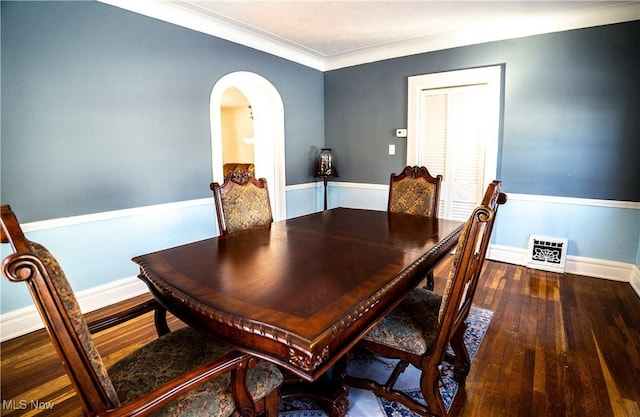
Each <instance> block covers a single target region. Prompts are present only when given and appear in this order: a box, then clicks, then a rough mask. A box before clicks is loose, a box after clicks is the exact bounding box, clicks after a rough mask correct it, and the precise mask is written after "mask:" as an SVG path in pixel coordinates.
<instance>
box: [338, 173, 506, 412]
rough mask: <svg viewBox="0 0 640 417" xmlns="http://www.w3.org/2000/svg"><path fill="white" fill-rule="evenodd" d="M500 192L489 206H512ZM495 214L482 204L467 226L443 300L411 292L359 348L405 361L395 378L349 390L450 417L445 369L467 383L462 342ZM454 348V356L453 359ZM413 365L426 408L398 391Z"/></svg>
mask: <svg viewBox="0 0 640 417" xmlns="http://www.w3.org/2000/svg"><path fill="white" fill-rule="evenodd" d="M500 186H501V184H500V182H499V181H494V182H493V183H492V184H491V185H490V186H489V189H488V190H487V193H491V198H490V199H489V200H488V201H489V202H499V201H506V196H504V194H502V193H501V192H500ZM501 194H502V197H501ZM495 214H496V213H495V211H494V210H493V209H492V208H491V207H490V205H485V204H481V205H480V206H478V207H476V209H475V210H474V211H473V213H472V214H471V216H470V217H469V220H468V221H467V222H466V223H465V226H464V228H463V231H462V233H461V236H460V240H459V242H458V245H457V248H456V253H455V257H454V260H453V265H452V268H451V270H450V271H449V276H448V280H447V283H446V286H445V290H444V292H443V294H442V295H439V294H436V293H434V292H433V291H430V290H428V289H426V288H415V289H413V290H411V292H410V293H409V294H408V295H407V297H406V298H404V299H403V300H402V301H401V302H400V303H399V304H398V306H396V307H395V308H394V309H393V310H392V311H391V312H390V313H389V314H388V315H387V316H385V317H384V318H383V319H382V320H381V321H380V322H379V323H377V324H376V325H375V326H374V327H373V328H372V329H371V330H370V331H369V332H368V333H367V334H366V335H365V337H364V338H363V339H362V340H361V341H360V342H358V345H357V346H358V347H361V348H364V349H367V350H369V351H370V352H372V353H374V354H376V355H379V356H382V357H387V358H393V359H398V360H399V361H398V362H397V364H396V366H395V368H394V370H393V371H392V373H391V375H390V376H389V378H388V379H387V380H386V381H385V382H378V381H374V380H372V379H369V378H362V377H356V376H353V375H350V374H348V375H346V378H345V381H346V383H347V384H348V385H350V386H353V387H356V388H362V389H368V390H371V391H372V392H373V393H374V394H376V395H377V396H379V397H383V398H386V399H387V400H389V401H399V402H401V403H402V404H404V405H406V406H407V407H408V408H409V409H411V410H412V411H414V412H415V413H418V414H419V415H421V416H432V415H435V416H446V415H447V410H446V407H445V404H444V402H443V399H442V396H441V395H440V391H439V389H438V382H439V380H440V378H441V374H440V372H441V365H442V362H443V361H444V360H447V361H449V362H450V363H453V364H454V369H457V371H456V378H457V379H458V380H459V382H460V383H464V379H465V378H466V373H467V372H468V367H469V356H468V353H467V350H466V347H465V346H464V340H463V337H462V336H463V333H464V329H465V326H466V324H465V323H464V321H465V320H466V318H467V316H468V314H469V308H470V306H471V302H472V299H473V295H474V293H475V288H476V284H477V281H478V279H479V278H480V273H481V271H482V264H483V261H484V259H485V255H486V250H487V247H488V243H489V238H490V235H491V231H492V228H493V224H494V222H495V219H496V216H495ZM449 346H451V348H452V350H453V352H454V353H453V355H451V354H448V353H447V348H448V347H449ZM409 365H413V366H414V367H416V368H417V369H419V370H420V371H421V378H420V390H421V392H422V394H423V397H424V399H425V401H426V404H424V403H422V402H420V401H416V400H415V399H412V398H410V397H409V396H408V395H406V394H404V393H403V392H402V391H400V390H398V389H396V388H394V386H395V384H396V381H397V379H398V377H399V376H400V374H401V373H402V372H404V370H405V369H406V368H407V366H409Z"/></svg>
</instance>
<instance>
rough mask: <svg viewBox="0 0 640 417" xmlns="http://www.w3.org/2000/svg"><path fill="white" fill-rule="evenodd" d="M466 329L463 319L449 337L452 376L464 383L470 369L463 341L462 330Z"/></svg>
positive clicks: (467, 353)
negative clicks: (452, 355) (451, 355)
mask: <svg viewBox="0 0 640 417" xmlns="http://www.w3.org/2000/svg"><path fill="white" fill-rule="evenodd" d="M465 330H467V323H466V322H465V321H463V322H462V323H461V324H460V327H458V329H457V330H456V332H455V333H454V334H453V336H452V337H451V341H450V343H451V349H452V350H453V353H454V355H455V356H454V357H453V377H454V379H455V380H456V381H457V382H458V383H464V381H465V379H466V378H467V375H468V374H469V370H470V369H471V359H470V358H469V351H468V350H467V346H466V345H465V343H464V332H465Z"/></svg>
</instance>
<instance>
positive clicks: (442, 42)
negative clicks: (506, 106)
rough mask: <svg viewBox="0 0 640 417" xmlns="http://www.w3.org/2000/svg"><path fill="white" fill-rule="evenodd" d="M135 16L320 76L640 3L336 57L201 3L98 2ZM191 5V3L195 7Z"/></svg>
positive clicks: (548, 29) (576, 24) (605, 19)
mask: <svg viewBox="0 0 640 417" xmlns="http://www.w3.org/2000/svg"><path fill="white" fill-rule="evenodd" d="M98 1H100V2H102V3H105V4H110V5H112V6H115V7H119V8H122V9H125V10H129V11H131V12H134V13H139V14H142V15H144V16H149V17H152V18H155V19H158V20H163V21H165V22H169V23H173V24H175V25H178V26H182V27H186V28H189V29H192V30H195V31H198V32H201V33H206V34H208V35H212V36H215V37H218V38H221V39H226V40H229V41H231V42H236V43H238V44H241V45H246V46H248V47H251V48H254V49H257V50H259V51H263V52H266V53H269V54H272V55H275V56H279V57H281V58H284V59H287V60H290V61H293V62H297V63H299V64H302V65H305V66H307V67H310V68H314V69H317V70H319V71H331V70H335V69H339V68H345V67H350V66H354V65H360V64H365V63H368V62H375V61H381V60H385V59H390V58H398V57H402V56H408V55H414V54H420V53H425V52H431V51H438V50H444V49H449V48H455V47H460V46H466V45H477V44H480V43H486V42H493V41H499V40H504V39H514V38H521V37H525V36H532V35H539V34H543V33H553V32H561V31H566V30H572V29H579V28H585V27H594V26H601V25H609V24H614V23H622V22H628V21H632V20H636V19H638V9H637V3H636V2H633V1H630V2H622V3H619V4H617V3H615V2H606V1H605V2H599V3H598V5H597V6H596V7H593V8H589V9H587V10H576V11H575V12H574V13H572V14H571V18H570V19H557V20H553V21H550V20H549V19H547V20H546V21H545V22H544V24H541V23H542V22H539V24H535V25H525V24H517V23H516V24H511V25H498V26H496V27H495V28H494V30H491V31H489V30H484V31H474V32H473V33H472V34H462V35H461V34H459V33H451V34H445V35H442V34H439V35H436V36H429V37H425V38H420V39H409V40H404V41H401V42H394V43H391V44H385V45H378V46H374V47H370V48H366V49H364V50H357V51H354V52H348V53H344V54H339V55H334V56H329V57H327V56H323V55H320V54H318V53H315V52H314V51H311V50H309V49H308V48H304V47H301V46H300V45H298V44H295V43H293V42H289V41H286V40H283V39H275V38H273V37H270V36H265V35H261V34H259V33H256V32H254V31H251V30H250V29H247V28H246V27H243V26H240V25H238V24H235V25H234V24H232V23H230V22H227V21H224V20H222V19H219V18H218V19H216V18H215V16H212V15H210V14H207V13H206V12H204V11H202V10H200V9H199V8H198V6H197V2H193V1H192V2H187V3H182V4H180V3H178V2H166V1H158V0H134V1H132V0H98ZM189 3H191V4H189Z"/></svg>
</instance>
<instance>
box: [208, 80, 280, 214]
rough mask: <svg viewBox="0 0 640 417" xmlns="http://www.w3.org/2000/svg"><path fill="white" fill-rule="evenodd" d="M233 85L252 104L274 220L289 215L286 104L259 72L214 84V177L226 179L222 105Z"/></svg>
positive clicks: (259, 172)
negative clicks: (285, 128)
mask: <svg viewBox="0 0 640 417" xmlns="http://www.w3.org/2000/svg"><path fill="white" fill-rule="evenodd" d="M230 87H236V88H237V89H238V90H240V91H241V92H242V94H244V95H245V97H246V98H247V100H248V101H249V103H250V104H251V110H252V112H253V130H254V138H255V145H254V153H255V157H254V164H255V167H256V177H258V178H261V177H264V178H266V179H267V184H268V188H269V197H270V200H271V210H272V212H273V218H274V220H283V219H286V218H287V201H286V199H287V196H286V176H285V147H284V105H283V103H282V98H281V97H280V94H279V93H278V90H276V88H275V87H274V86H273V84H271V83H270V82H269V81H268V80H266V79H265V78H263V77H262V76H260V75H258V74H255V73H252V72H247V71H238V72H233V73H230V74H227V75H225V76H224V77H222V78H220V80H218V82H216V84H215V85H214V86H213V89H212V91H211V100H210V113H211V162H212V167H213V181H216V182H219V183H222V182H223V181H224V174H223V171H222V163H223V162H222V120H221V116H220V106H221V105H222V96H223V95H224V92H225V91H226V90H227V89H228V88H230Z"/></svg>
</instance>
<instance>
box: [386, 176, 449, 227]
mask: <svg viewBox="0 0 640 417" xmlns="http://www.w3.org/2000/svg"><path fill="white" fill-rule="evenodd" d="M441 184H442V175H437V176H435V177H433V176H432V175H431V174H430V173H429V170H428V169H427V168H426V167H419V166H408V167H406V168H405V169H404V170H403V171H402V172H401V173H400V174H398V175H396V174H395V173H393V174H391V178H390V180H389V199H388V202H387V211H390V212H393V213H407V214H417V215H420V216H429V217H437V216H438V208H439V204H440V186H441Z"/></svg>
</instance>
